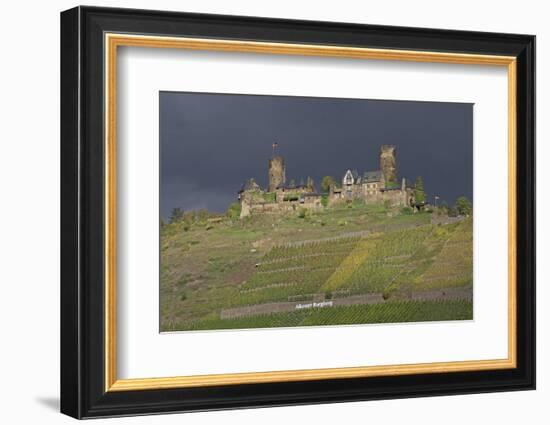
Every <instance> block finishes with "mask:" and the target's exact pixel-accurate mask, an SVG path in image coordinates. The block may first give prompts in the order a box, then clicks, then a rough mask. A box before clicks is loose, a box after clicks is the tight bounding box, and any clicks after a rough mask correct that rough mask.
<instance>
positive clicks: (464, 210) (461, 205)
mask: <svg viewBox="0 0 550 425" xmlns="http://www.w3.org/2000/svg"><path fill="white" fill-rule="evenodd" d="M455 209H456V211H457V212H458V214H460V215H463V216H466V217H468V216H470V215H472V203H471V202H470V200H469V199H468V198H466V197H465V196H461V197H460V198H458V199H457V200H456V203H455Z"/></svg>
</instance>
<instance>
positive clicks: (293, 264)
mask: <svg viewBox="0 0 550 425" xmlns="http://www.w3.org/2000/svg"><path fill="white" fill-rule="evenodd" d="M344 217H345V219H344ZM430 219H431V217H430V214H428V213H419V214H398V215H394V214H393V215H388V213H387V211H386V210H385V209H383V208H381V207H380V206H366V205H360V206H357V205H354V206H353V208H352V209H350V208H340V209H327V210H325V211H323V212H321V213H319V214H317V215H314V216H311V217H307V218H300V217H298V216H287V217H280V216H279V217H276V216H271V217H269V216H266V217H257V218H253V219H250V220H242V221H231V220H229V219H226V218H223V219H219V220H216V221H215V225H211V224H209V223H208V222H206V223H204V224H200V223H198V224H193V225H192V226H190V228H187V229H186V228H184V224H182V223H173V224H170V225H167V226H164V227H163V230H162V234H161V245H162V248H161V250H162V251H161V330H164V331H170V330H200V329H232V328H256V327H277V326H284V327H288V326H315V325H330V324H357V323H388V322H407V321H426V320H462V319H471V317H472V299H471V298H472V281H473V277H472V242H473V241H472V220H471V219H463V220H460V221H458V222H455V223H449V224H441V225H432V224H430ZM342 223H344V224H342ZM451 289H452V290H453V291H454V292H452V294H453V297H454V298H449V295H448V294H447V295H445V293H448V292H449V291H450V290H451ZM423 294H425V295H423ZM457 294H458V295H457ZM318 302H325V304H323V307H322V308H321V307H319V308H316V307H315V305H317V304H315V305H314V304H312V306H313V307H312V308H308V309H306V310H297V309H298V308H301V307H299V306H298V305H299V304H304V303H318ZM319 305H321V304H319ZM222 317H226V318H222Z"/></svg>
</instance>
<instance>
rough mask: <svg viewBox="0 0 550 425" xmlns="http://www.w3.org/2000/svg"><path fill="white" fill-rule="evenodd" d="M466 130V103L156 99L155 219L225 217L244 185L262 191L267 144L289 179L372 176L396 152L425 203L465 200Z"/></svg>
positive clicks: (168, 95) (468, 180)
mask: <svg viewBox="0 0 550 425" xmlns="http://www.w3.org/2000/svg"><path fill="white" fill-rule="evenodd" d="M472 126H473V107H472V105H471V104H464V103H439V102H410V101H379V100H355V99H333V98H307V97H288V96H249V95H223V94H205V93H176V92H161V93H160V143H161V215H162V216H163V217H168V216H169V215H170V211H171V210H172V208H174V207H180V208H183V209H184V210H191V209H199V208H207V209H209V210H212V211H224V210H225V209H226V208H227V205H228V204H229V203H230V202H232V201H234V200H235V199H236V196H237V191H238V190H239V188H240V187H241V185H242V184H243V183H244V181H245V180H247V179H248V178H251V177H254V178H255V179H256V181H257V182H258V183H259V184H260V185H261V186H262V187H265V186H266V184H267V163H268V159H269V157H270V156H271V153H272V147H271V146H272V144H273V143H274V142H277V143H278V144H279V147H278V149H277V153H278V154H280V155H282V156H284V158H285V162H286V175H287V181H289V180H290V179H291V178H294V179H295V180H296V183H299V182H300V180H301V179H302V178H303V179H304V181H305V179H306V178H307V176H311V177H313V178H314V180H315V183H316V185H317V187H318V184H319V182H320V180H321V178H322V177H323V176H325V175H332V176H335V177H337V178H338V179H340V178H341V177H342V175H343V174H344V172H345V171H346V170H347V169H348V168H352V169H357V170H358V171H360V172H363V171H366V170H369V171H370V170H378V169H379V157H378V153H379V148H380V145H382V144H393V145H396V147H397V166H398V170H397V171H398V174H399V177H400V178H401V177H406V178H407V179H409V180H414V178H415V177H416V176H419V175H420V176H422V177H423V178H424V185H425V189H426V192H427V193H428V200H429V201H430V202H433V196H434V195H436V194H437V195H439V196H440V197H441V199H442V200H443V199H444V200H446V201H447V202H448V203H452V202H454V201H455V200H456V198H457V197H458V196H461V195H466V196H467V197H468V198H470V199H471V198H472V190H473V189H472V177H473V176H472V167H473V161H472V148H473V146H472V131H473V127H472Z"/></svg>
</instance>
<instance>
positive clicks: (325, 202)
mask: <svg viewBox="0 0 550 425" xmlns="http://www.w3.org/2000/svg"><path fill="white" fill-rule="evenodd" d="M321 205H322V206H323V207H325V208H326V207H328V195H322V196H321Z"/></svg>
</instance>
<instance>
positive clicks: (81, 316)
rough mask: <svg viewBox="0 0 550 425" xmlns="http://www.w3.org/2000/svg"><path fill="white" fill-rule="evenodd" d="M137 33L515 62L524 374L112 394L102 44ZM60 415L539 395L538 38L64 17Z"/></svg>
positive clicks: (103, 12) (257, 21) (85, 13)
mask: <svg viewBox="0 0 550 425" xmlns="http://www.w3.org/2000/svg"><path fill="white" fill-rule="evenodd" d="M105 32H118V33H131V34H133V33H139V34H154V35H168V36H186V37H204V38H217V39H232V40H259V41H266V42H275V43H308V44H319V45H331V46H353V47H370V48H383V49H400V50H422V51H433V52H450V53H479V54H486V55H507V56H514V57H516V58H517V105H516V106H517V170H516V171H517V311H516V314H517V339H516V342H517V351H516V352H517V367H516V368H514V369H503V370H484V371H473V372H450V373H429V374H415V375H402V376H383V377H369V378H346V379H326V380H313V381H297V382H271V383H260V384H245V385H226V386H208V387H194V388H172V389H157V390H141V391H118V392H106V391H105V385H104V384H105V383H104V380H105V374H104V370H105V361H104V353H105V343H104V332H105V327H104V319H103V318H104V312H105V311H104V309H105V305H104V296H105V293H104V286H103V280H104V270H105V264H104V262H105V260H104V237H105V236H104V231H103V229H104V228H105V219H104V188H105V185H104V183H105V181H104V175H105V174H104V173H105V164H104V155H105V152H104V146H103V143H102V140H103V135H104V121H103V120H104V115H103V112H104V105H105V99H104V91H103V87H104V84H105V81H104V70H103V64H104V53H105V52H104V48H105V46H104V34H105ZM61 194H62V197H61V412H62V413H65V414H67V415H70V416H73V417H75V418H93V417H105V416H120V415H137V414H152V413H163V412H186V411H203V410H218V409H233V408H244V407H260V406H282V405H299V404H313V403H329V402H344V401H354V400H375V399H387V398H404V397H419V396H435V395H451V394H466V393H483V392H494V391H512V390H529V389H534V388H535V37H534V36H531V35H517V34H499V33H480V32H468V31H450V30H433V29H420V28H405V27H390V26H374V25H356V24H347V23H329V22H313V21H296V20H283V19H264V18H253V17H240V16H220V15H204V14H191V13H176V12H162V11H146V10H132V9H111V8H96V7H76V8H74V9H70V10H67V11H65V12H62V13H61Z"/></svg>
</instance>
